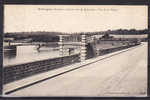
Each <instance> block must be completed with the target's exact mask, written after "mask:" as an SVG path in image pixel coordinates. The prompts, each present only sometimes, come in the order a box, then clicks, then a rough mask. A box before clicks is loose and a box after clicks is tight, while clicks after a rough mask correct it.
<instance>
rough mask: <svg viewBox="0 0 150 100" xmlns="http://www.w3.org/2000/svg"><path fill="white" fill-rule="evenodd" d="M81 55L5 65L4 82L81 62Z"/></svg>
mask: <svg viewBox="0 0 150 100" xmlns="http://www.w3.org/2000/svg"><path fill="white" fill-rule="evenodd" d="M79 60H80V55H79V54H76V55H71V56H65V57H60V58H54V59H47V60H41V61H35V62H31V63H25V64H19V65H11V66H6V67H4V71H3V72H4V74H3V75H4V77H3V80H4V81H3V82H4V84H6V83H9V82H13V81H16V80H19V79H23V78H25V77H28V76H32V75H35V74H38V73H42V72H46V71H49V70H52V69H56V68H60V67H63V66H65V65H69V64H73V63H76V62H79Z"/></svg>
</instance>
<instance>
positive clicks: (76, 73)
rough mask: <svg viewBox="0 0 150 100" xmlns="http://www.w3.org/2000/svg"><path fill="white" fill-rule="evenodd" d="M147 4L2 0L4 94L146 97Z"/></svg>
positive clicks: (20, 95) (18, 95)
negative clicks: (9, 0) (15, 1)
mask: <svg viewBox="0 0 150 100" xmlns="http://www.w3.org/2000/svg"><path fill="white" fill-rule="evenodd" d="M147 38H148V6H146V5H11V4H9V5H4V39H3V40H4V41H3V69H4V72H3V73H4V75H3V76H4V77H3V83H4V84H3V96H9V97H10V96H13V97H14V96H15V97H16V96H17V97H24V96H37V97H39V96H48V97H54V96H57V97H62V96H63V97H64V96H65V97H70V96H73V97H146V96H147V85H148V84H147V83H148V80H147V79H148V75H147V73H148V68H147V66H148V65H147V63H148V39H147Z"/></svg>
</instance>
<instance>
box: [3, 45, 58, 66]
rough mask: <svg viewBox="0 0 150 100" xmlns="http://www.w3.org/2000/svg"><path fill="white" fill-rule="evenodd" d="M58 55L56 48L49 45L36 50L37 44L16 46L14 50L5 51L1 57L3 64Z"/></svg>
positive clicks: (19, 62) (31, 60)
mask: <svg viewBox="0 0 150 100" xmlns="http://www.w3.org/2000/svg"><path fill="white" fill-rule="evenodd" d="M55 57H59V51H58V50H52V48H51V47H43V48H41V50H37V46H34V45H33V46H17V47H16V52H14V51H13V52H5V51H4V57H3V64H4V66H7V65H14V64H21V63H27V62H33V61H37V60H42V59H48V58H55Z"/></svg>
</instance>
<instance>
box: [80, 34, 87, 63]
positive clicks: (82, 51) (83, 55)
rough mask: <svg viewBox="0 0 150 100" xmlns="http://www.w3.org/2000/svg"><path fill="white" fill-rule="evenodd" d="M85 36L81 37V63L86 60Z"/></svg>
mask: <svg viewBox="0 0 150 100" xmlns="http://www.w3.org/2000/svg"><path fill="white" fill-rule="evenodd" d="M86 52H87V51H86V35H85V34H82V35H81V54H80V60H81V62H83V61H85V60H86Z"/></svg>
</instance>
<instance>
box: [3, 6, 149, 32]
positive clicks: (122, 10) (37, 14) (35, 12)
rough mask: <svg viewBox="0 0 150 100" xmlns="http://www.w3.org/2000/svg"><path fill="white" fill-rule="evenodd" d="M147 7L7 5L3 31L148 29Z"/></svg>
mask: <svg viewBox="0 0 150 100" xmlns="http://www.w3.org/2000/svg"><path fill="white" fill-rule="evenodd" d="M147 27H148V7H147V6H146V5H145V6H144V5H143V6H135V5H134V6H127V5H126V6H123V5H122V6H121V5H120V6H119V5H111V6H110V5H105V6H104V5H103V6H102V5H87V6H85V5H5V6H4V32H5V33H6V32H31V31H50V32H51V31H54V32H70V33H71V32H94V31H105V30H109V29H110V30H115V29H138V30H140V29H146V28H147Z"/></svg>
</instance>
